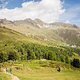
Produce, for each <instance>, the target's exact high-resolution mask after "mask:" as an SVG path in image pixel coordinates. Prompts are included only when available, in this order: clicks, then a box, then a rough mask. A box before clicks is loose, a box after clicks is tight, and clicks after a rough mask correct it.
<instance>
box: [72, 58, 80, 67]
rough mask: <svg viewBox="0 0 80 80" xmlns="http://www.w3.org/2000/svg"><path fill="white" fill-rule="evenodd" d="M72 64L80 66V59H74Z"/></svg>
mask: <svg viewBox="0 0 80 80" xmlns="http://www.w3.org/2000/svg"><path fill="white" fill-rule="evenodd" d="M71 65H72V66H73V67H76V68H79V67H80V61H79V59H73V61H72V62H71Z"/></svg>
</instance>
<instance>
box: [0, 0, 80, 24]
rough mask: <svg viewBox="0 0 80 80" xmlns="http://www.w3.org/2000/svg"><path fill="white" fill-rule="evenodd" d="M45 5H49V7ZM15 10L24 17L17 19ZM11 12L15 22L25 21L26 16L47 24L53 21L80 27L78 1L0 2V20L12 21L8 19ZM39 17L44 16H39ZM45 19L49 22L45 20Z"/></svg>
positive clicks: (21, 0)
mask: <svg viewBox="0 0 80 80" xmlns="http://www.w3.org/2000/svg"><path fill="white" fill-rule="evenodd" d="M31 1H32V2H31ZM30 2H31V3H30ZM36 2H37V3H36ZM40 2H42V3H40ZM27 3H29V4H27ZM47 3H49V5H48V4H47ZM50 4H51V5H50ZM55 4H56V5H57V6H58V7H57V6H56V5H55ZM26 5H28V6H26ZM45 5H46V6H45ZM40 6H41V7H40ZM44 6H45V7H46V8H45V7H44ZM29 7H30V8H29ZM31 7H32V8H31ZM37 7H38V8H37ZM16 8H18V9H16ZM25 8H26V9H25ZM36 8H37V9H36ZM6 9H7V10H6ZM15 9H16V10H17V11H18V10H19V11H18V12H21V14H23V15H25V16H23V15H21V18H19V17H20V16H19V15H17V14H18V12H16V10H15ZM24 9H25V10H24ZM38 9H40V10H38ZM2 10H4V11H2ZM11 11H12V12H13V13H16V14H12V15H13V16H14V15H15V16H16V17H15V18H16V19H17V20H18V19H25V17H26V16H29V17H30V18H32V19H35V18H40V19H42V20H43V21H45V22H48V21H51V22H52V20H53V22H56V21H61V22H68V23H74V24H78V25H80V0H34V1H33V0H0V18H8V19H13V20H14V18H10V17H11V16H12V15H11V13H10V12H11ZM22 11H23V13H22ZM41 11H43V12H41ZM45 12H46V15H45ZM2 14H3V15H2ZM5 14H7V15H5ZM10 15H11V16H10ZM41 15H44V16H41ZM2 16H3V17H2ZM52 16H53V18H52ZM56 16H57V17H56ZM46 17H47V18H48V19H49V20H47V19H46ZM26 18H28V17H26ZM50 18H51V20H50Z"/></svg>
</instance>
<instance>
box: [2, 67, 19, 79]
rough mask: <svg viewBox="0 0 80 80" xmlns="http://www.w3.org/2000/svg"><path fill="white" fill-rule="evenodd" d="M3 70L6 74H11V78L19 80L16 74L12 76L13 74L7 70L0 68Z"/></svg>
mask: <svg viewBox="0 0 80 80" xmlns="http://www.w3.org/2000/svg"><path fill="white" fill-rule="evenodd" d="M2 70H3V72H5V73H6V74H8V75H10V76H11V80H20V79H19V78H18V77H17V76H14V75H13V74H11V73H9V72H6V69H5V68H4V69H2Z"/></svg>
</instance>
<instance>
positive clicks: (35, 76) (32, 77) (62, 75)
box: [12, 61, 80, 80]
mask: <svg viewBox="0 0 80 80" xmlns="http://www.w3.org/2000/svg"><path fill="white" fill-rule="evenodd" d="M57 65H59V66H60V68H61V71H60V72H58V71H57V68H56V66H57ZM12 72H13V74H14V75H16V76H18V77H19V78H20V80H80V70H79V69H75V68H72V67H71V66H69V65H67V64H65V63H61V62H54V61H53V62H52V64H50V61H29V62H21V63H20V62H19V63H16V64H15V65H14V67H13V71H12Z"/></svg>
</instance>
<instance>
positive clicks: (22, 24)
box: [0, 18, 80, 46]
mask: <svg viewBox="0 0 80 80" xmlns="http://www.w3.org/2000/svg"><path fill="white" fill-rule="evenodd" d="M0 26H2V27H6V28H9V29H11V30H14V31H17V32H19V33H21V34H23V35H25V36H27V37H28V38H32V39H35V40H37V41H42V42H47V43H49V44H53V45H66V46H80V28H79V27H78V26H76V25H74V24H69V23H62V22H55V23H44V22H43V21H41V20H40V19H35V20H32V19H30V18H28V19H25V20H18V21H9V20H7V19H0Z"/></svg>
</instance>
